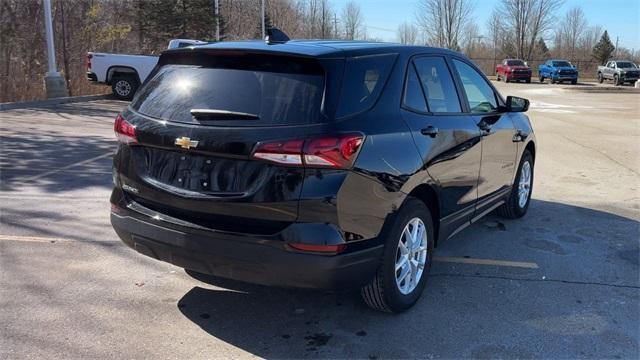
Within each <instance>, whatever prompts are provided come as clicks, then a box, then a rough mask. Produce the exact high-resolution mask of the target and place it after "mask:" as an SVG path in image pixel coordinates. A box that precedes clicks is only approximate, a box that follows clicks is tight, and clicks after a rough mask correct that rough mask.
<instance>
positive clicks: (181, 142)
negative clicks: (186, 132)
mask: <svg viewBox="0 0 640 360" xmlns="http://www.w3.org/2000/svg"><path fill="white" fill-rule="evenodd" d="M175 144H176V145H178V146H180V147H181V148H183V149H191V148H194V147H196V146H198V141H197V140H191V139H190V138H188V137H184V136H183V137H179V138H177V139H176V142H175Z"/></svg>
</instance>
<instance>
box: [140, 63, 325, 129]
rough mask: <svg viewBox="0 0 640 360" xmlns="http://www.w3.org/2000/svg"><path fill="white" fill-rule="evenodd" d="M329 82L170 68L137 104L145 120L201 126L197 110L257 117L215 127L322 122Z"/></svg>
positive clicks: (212, 69) (276, 74)
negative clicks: (196, 113) (150, 118)
mask: <svg viewBox="0 0 640 360" xmlns="http://www.w3.org/2000/svg"><path fill="white" fill-rule="evenodd" d="M323 93H324V76H323V74H320V73H316V72H314V73H311V74H308V73H297V72H276V71H263V70H252V69H239V68H215V67H206V66H198V65H165V66H163V67H161V68H160V69H159V70H158V72H157V73H156V74H155V75H154V76H153V78H152V79H151V80H150V81H149V82H148V83H147V84H145V86H144V87H143V88H142V89H141V90H140V92H139V93H138V95H137V96H136V98H135V99H134V101H133V103H132V108H133V109H134V110H136V111H138V112H140V113H141V114H143V115H146V116H150V117H153V118H157V119H164V120H170V121H178V122H196V120H195V119H194V117H193V116H192V115H191V110H192V109H205V110H219V111H224V112H237V113H244V114H251V115H255V117H254V118H247V117H245V118H242V117H239V118H238V119H233V118H231V119H230V118H228V117H227V118H225V119H218V120H216V119H214V120H211V119H209V120H208V124H210V125H232V126H269V125H293V124H308V123H315V122H320V121H321V106H322V98H323Z"/></svg>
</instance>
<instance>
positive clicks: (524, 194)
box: [518, 161, 531, 209]
mask: <svg viewBox="0 0 640 360" xmlns="http://www.w3.org/2000/svg"><path fill="white" fill-rule="evenodd" d="M529 192H531V164H530V163H529V162H528V161H525V162H524V164H522V170H520V182H519V183H518V206H520V208H523V209H524V207H525V206H526V205H527V201H529Z"/></svg>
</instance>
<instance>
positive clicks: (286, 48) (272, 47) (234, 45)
mask: <svg viewBox="0 0 640 360" xmlns="http://www.w3.org/2000/svg"><path fill="white" fill-rule="evenodd" d="M184 49H190V50H195V51H198V50H207V49H209V50H245V51H247V50H248V51H255V52H273V53H284V54H290V55H295V56H305V57H325V58H326V57H346V56H363V55H370V54H371V55H372V54H385V53H387V54H388V53H418V52H420V53H428V52H438V53H451V54H453V53H455V52H453V51H451V50H446V49H440V48H431V47H426V46H414V45H402V44H397V43H386V42H371V41H348V40H289V41H287V42H285V43H277V44H268V43H266V42H265V41H262V40H246V41H228V42H227V41H225V42H217V43H209V44H206V45H199V46H193V47H187V48H183V49H182V50H184ZM172 51H180V50H169V52H172Z"/></svg>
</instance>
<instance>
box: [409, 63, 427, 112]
mask: <svg viewBox="0 0 640 360" xmlns="http://www.w3.org/2000/svg"><path fill="white" fill-rule="evenodd" d="M404 105H405V106H406V107H408V108H409V109H411V110H415V111H418V112H428V111H429V109H428V108H427V103H426V101H425V99H424V93H423V92H422V85H420V79H419V78H418V74H416V69H415V67H414V66H413V63H410V64H409V70H408V71H407V81H406V86H405V89H404Z"/></svg>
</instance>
